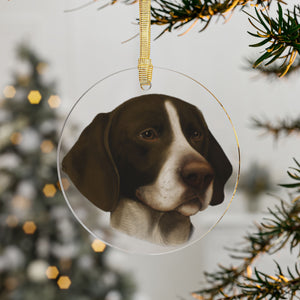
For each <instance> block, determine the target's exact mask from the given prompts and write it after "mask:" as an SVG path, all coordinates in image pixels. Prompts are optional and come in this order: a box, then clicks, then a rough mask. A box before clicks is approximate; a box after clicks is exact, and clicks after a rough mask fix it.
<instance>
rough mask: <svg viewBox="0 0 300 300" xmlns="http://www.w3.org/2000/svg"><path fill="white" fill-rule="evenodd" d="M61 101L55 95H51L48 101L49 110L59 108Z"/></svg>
mask: <svg viewBox="0 0 300 300" xmlns="http://www.w3.org/2000/svg"><path fill="white" fill-rule="evenodd" d="M60 103H61V100H60V98H59V96H57V95H51V96H50V98H49V99H48V104H49V106H50V107H51V108H57V107H59V106H60Z"/></svg>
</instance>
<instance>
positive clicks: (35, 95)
mask: <svg viewBox="0 0 300 300" xmlns="http://www.w3.org/2000/svg"><path fill="white" fill-rule="evenodd" d="M27 98H28V100H29V102H30V103H31V104H39V103H40V101H41V100H42V95H41V93H40V92H39V91H37V90H32V91H30V92H29V94H28V96H27Z"/></svg>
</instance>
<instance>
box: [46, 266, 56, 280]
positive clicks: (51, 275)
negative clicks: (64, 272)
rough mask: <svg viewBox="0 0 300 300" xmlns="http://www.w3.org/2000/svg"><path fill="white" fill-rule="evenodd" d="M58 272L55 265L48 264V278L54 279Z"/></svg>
mask: <svg viewBox="0 0 300 300" xmlns="http://www.w3.org/2000/svg"><path fill="white" fill-rule="evenodd" d="M58 274H59V271H58V269H57V267H55V266H49V267H48V268H47V271H46V275H47V277H48V279H56V278H57V276H58Z"/></svg>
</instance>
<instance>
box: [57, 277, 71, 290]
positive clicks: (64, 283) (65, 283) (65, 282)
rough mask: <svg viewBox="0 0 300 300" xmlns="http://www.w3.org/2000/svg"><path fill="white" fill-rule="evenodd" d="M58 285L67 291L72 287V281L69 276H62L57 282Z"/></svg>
mask: <svg viewBox="0 0 300 300" xmlns="http://www.w3.org/2000/svg"><path fill="white" fill-rule="evenodd" d="M57 285H58V286H59V288H60V289H62V290H67V289H68V288H69V287H70V285H71V280H70V278H69V277H68V276H60V277H59V279H58V280H57Z"/></svg>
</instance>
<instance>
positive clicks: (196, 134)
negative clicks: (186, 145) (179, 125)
mask: <svg viewBox="0 0 300 300" xmlns="http://www.w3.org/2000/svg"><path fill="white" fill-rule="evenodd" d="M201 137H202V135H201V132H200V131H198V130H194V131H192V134H191V139H192V140H194V141H199V140H200V139H201Z"/></svg>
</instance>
